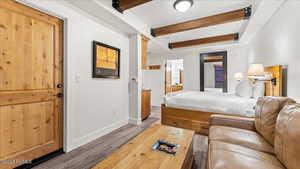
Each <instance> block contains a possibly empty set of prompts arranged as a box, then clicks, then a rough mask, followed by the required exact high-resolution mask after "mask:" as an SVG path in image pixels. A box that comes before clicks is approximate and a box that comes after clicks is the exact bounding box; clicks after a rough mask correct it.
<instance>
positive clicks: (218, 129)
mask: <svg viewBox="0 0 300 169" xmlns="http://www.w3.org/2000/svg"><path fill="white" fill-rule="evenodd" d="M209 140H217V141H223V142H227V143H232V144H237V145H240V146H244V147H248V148H251V149H254V150H257V151H262V152H267V153H274V148H273V147H272V146H271V145H270V144H269V143H268V142H267V141H266V140H265V139H264V138H263V137H262V136H260V135H259V134H258V133H257V132H254V131H250V130H245V129H239V128H233V127H226V126H212V127H210V129H209Z"/></svg>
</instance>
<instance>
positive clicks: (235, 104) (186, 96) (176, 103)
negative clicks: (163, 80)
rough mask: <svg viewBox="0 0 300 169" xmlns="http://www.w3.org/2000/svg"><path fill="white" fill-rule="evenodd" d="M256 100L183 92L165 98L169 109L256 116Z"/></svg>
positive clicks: (208, 93)
mask: <svg viewBox="0 0 300 169" xmlns="http://www.w3.org/2000/svg"><path fill="white" fill-rule="evenodd" d="M256 101H257V100H256V99H249V98H243V97H239V96H237V95H235V94H230V93H220V92H209V91H206V92H199V91H181V92H175V93H170V94H167V95H166V96H165V99H164V102H165V105H166V106H167V107H173V108H181V109H189V110H196V111H205V112H215V113H223V114H232V115H242V116H247V117H253V116H254V106H255V105H256Z"/></svg>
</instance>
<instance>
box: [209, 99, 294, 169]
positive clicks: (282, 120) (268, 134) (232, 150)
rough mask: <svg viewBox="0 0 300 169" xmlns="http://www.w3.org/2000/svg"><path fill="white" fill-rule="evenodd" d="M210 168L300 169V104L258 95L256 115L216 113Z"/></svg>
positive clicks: (213, 118)
mask: <svg viewBox="0 0 300 169" xmlns="http://www.w3.org/2000/svg"><path fill="white" fill-rule="evenodd" d="M207 168H208V169H283V168H287V169H300V104H296V103H295V102H294V101H293V100H291V99H289V98H283V97H262V98H259V99H258V102H257V105H256V110H255V118H243V117H234V116H227V115H213V116H212V117H211V127H210V130H209V149H208V160H207Z"/></svg>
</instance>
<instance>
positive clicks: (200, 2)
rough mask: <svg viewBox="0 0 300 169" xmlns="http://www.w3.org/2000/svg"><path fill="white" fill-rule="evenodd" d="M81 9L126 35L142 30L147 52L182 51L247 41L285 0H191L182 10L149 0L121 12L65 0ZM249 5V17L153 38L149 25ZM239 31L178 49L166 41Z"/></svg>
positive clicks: (106, 1)
mask: <svg viewBox="0 0 300 169" xmlns="http://www.w3.org/2000/svg"><path fill="white" fill-rule="evenodd" d="M65 1H68V2H69V3H70V4H72V5H75V6H77V7H78V8H80V9H82V10H84V11H85V12H87V13H89V14H91V15H92V16H94V17H96V18H97V19H99V20H98V21H99V22H100V23H103V22H105V23H107V24H108V25H109V27H111V28H113V29H117V30H118V31H120V32H123V33H125V34H127V35H130V34H135V33H139V34H144V35H146V36H148V37H149V38H150V39H151V40H150V43H149V52H151V53H168V54H172V55H173V54H176V53H186V52H192V51H199V50H206V49H208V48H217V47H225V46H229V45H237V44H240V43H247V42H248V41H249V40H250V39H251V37H253V36H254V34H256V32H258V31H259V30H260V29H261V28H262V27H263V26H264V24H265V23H267V22H268V20H269V19H270V18H271V17H272V15H273V14H274V13H275V12H276V11H277V9H278V8H279V7H280V6H281V4H282V3H283V2H284V1H285V0H194V5H193V7H192V8H191V9H190V10H189V11H187V12H186V13H180V12H177V11H175V10H174V9H173V3H174V1H175V0H153V1H151V2H148V3H146V4H143V5H140V6H137V7H135V8H132V9H129V10H126V11H125V12H124V13H123V14H121V13H119V12H117V11H116V10H115V9H113V8H112V0H84V1H83V0H65ZM249 5H252V10H253V11H252V13H253V15H252V16H251V18H250V20H244V21H238V22H231V23H226V24H222V25H216V26H211V27H205V28H199V29H195V30H190V31H184V32H179V33H175V34H170V35H164V36H160V37H156V38H153V37H152V36H151V35H150V28H156V27H161V26H166V25H169V24H175V23H178V22H184V21H188V20H192V19H197V18H201V17H206V16H211V15H215V14H219V13H224V12H228V11H232V10H236V9H240V8H244V7H247V6H249ZM237 32H239V33H241V35H242V37H241V40H240V41H239V42H238V43H237V42H223V43H215V44H208V45H200V46H193V47H187V48H179V49H173V50H170V49H168V43H170V42H177V41H184V40H192V39H198V38H205V37H210V36H217V35H222V34H230V33H237Z"/></svg>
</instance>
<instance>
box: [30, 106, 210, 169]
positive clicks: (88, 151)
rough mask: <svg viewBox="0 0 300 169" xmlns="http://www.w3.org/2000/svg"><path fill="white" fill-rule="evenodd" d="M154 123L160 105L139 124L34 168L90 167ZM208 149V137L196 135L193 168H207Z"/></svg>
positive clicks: (120, 129) (73, 168) (123, 128)
mask: <svg viewBox="0 0 300 169" xmlns="http://www.w3.org/2000/svg"><path fill="white" fill-rule="evenodd" d="M153 123H160V108H159V107H152V113H151V116H150V117H149V118H148V119H147V120H145V121H144V122H143V123H142V124H141V125H139V126H135V125H130V124H128V125H125V126H123V127H121V128H119V129H117V130H115V131H113V132H111V133H109V134H107V135H105V136H102V137H100V138H98V139H96V140H94V141H92V142H91V143H88V144H86V145H84V146H81V147H79V148H77V149H75V150H73V151H71V152H69V153H66V154H63V155H60V156H58V157H55V158H54V159H51V160H49V161H46V162H44V163H42V164H40V165H39V166H36V167H34V169H90V168H91V167H93V166H94V165H96V164H97V163H99V162H100V161H102V160H103V159H104V158H105V157H107V156H108V155H110V154H111V153H112V152H114V151H115V150H117V149H118V148H119V147H121V146H122V145H124V144H125V143H127V142H128V141H129V140H131V139H132V138H134V137H135V136H136V135H138V134H139V133H141V132H142V131H144V130H145V129H146V128H148V127H149V126H150V125H151V124H153ZM206 151H207V137H206V136H202V135H196V136H195V138H194V155H195V165H194V167H193V169H205V162H206Z"/></svg>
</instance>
